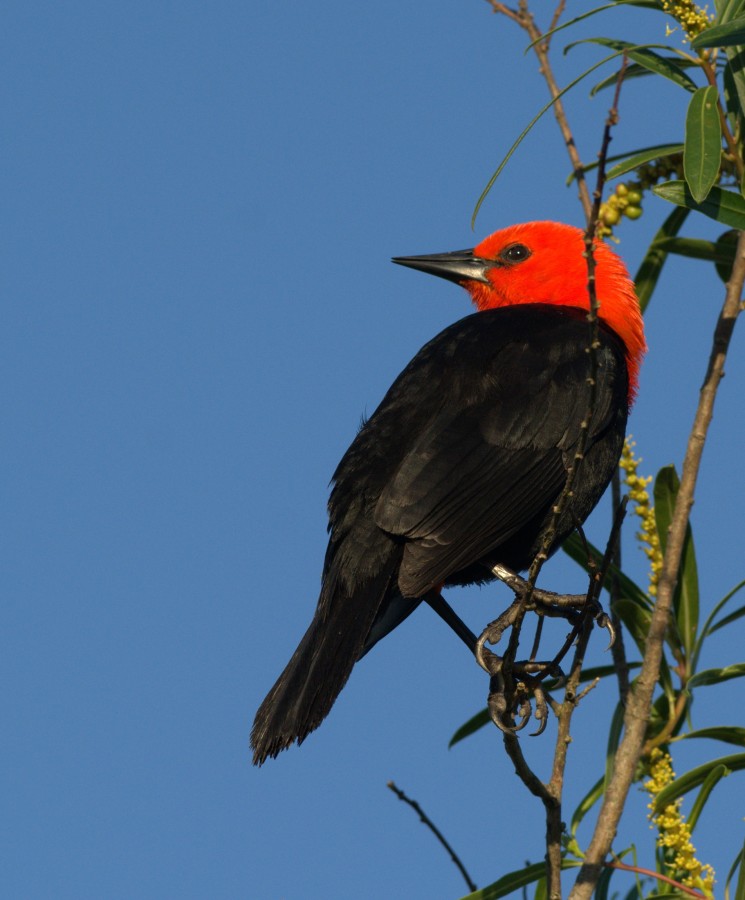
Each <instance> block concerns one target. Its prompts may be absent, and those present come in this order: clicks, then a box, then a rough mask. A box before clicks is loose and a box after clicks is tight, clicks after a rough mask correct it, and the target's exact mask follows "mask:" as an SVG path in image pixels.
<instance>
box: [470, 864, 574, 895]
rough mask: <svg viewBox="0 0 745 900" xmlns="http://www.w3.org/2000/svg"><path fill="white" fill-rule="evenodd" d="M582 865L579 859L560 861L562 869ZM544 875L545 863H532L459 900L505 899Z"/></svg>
mask: <svg viewBox="0 0 745 900" xmlns="http://www.w3.org/2000/svg"><path fill="white" fill-rule="evenodd" d="M581 865H582V860H579V859H562V861H561V868H562V869H577V868H579V867H580V866H581ZM545 874H546V863H543V862H540V863H532V864H531V865H529V866H525V868H524V869H518V870H517V871H516V872H508V873H507V875H503V876H502V877H501V878H499V879H498V880H497V881H495V882H494V883H493V884H490V885H488V886H487V887H485V888H481V890H480V891H474V892H473V893H472V894H468V895H467V896H465V897H463V898H461V900H498V898H499V897H506V896H507V895H508V894H511V893H512V892H513V891H517V890H520V888H522V887H525V886H526V885H528V884H532V882H534V881H538V879H539V878H542V877H543V876H544V875H545Z"/></svg>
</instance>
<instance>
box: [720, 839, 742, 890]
mask: <svg viewBox="0 0 745 900" xmlns="http://www.w3.org/2000/svg"><path fill="white" fill-rule="evenodd" d="M738 866H739V867H740V877H739V878H738V879H737V886H736V887H735V893H734V894H733V895H732V896H733V900H745V846H743V848H742V850H740V852H739V853H738V854H737V856H736V857H735V858H734V861H733V862H732V865H731V866H730V870H729V872H728V873H727V879H726V881H725V882H724V900H730V892H729V885H730V882H731V881H732V877H733V876H734V874H735V872H736V871H737V868H738Z"/></svg>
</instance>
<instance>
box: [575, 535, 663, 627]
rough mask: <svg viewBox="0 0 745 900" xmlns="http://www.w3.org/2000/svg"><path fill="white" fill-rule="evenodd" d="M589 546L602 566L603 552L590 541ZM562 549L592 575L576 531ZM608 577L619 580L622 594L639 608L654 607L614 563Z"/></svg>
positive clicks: (607, 586)
mask: <svg viewBox="0 0 745 900" xmlns="http://www.w3.org/2000/svg"><path fill="white" fill-rule="evenodd" d="M587 545H588V547H589V549H590V553H591V554H592V557H593V559H594V560H595V562H596V564H597V565H600V562H601V560H602V559H603V553H601V551H600V550H599V549H598V548H597V547H596V546H595V545H594V544H592V543H590V542H589V541H588V542H587ZM561 548H562V550H563V551H564V552H565V553H566V554H567V556H570V557H571V558H572V559H573V560H574V561H575V562H576V563H577V564H578V565H580V566H581V567H582V568H583V569H584V570H585V572H587V573H588V574H590V566H589V565H588V562H587V552H586V551H585V547H584V544H583V543H582V540H581V539H580V536H579V535H578V534H577V532H576V531H575V532H573V533H572V534H570V535H569V537H568V538H567V539H566V540H565V541H564V543H563V544H562V545H561ZM608 575H609V576H610V577H612V578H617V579H618V580H619V586H620V589H621V593H622V595H623V596H624V597H627V598H628V599H629V600H631V601H632V602H633V603H636V604H637V605H638V606H642V607H646V608H648V609H650V608H651V607H652V602H651V600H650V599H649V597H648V596H647V594H646V593H645V592H644V591H643V590H642V589H641V588H640V587H639V585H638V584H636V583H635V582H634V581H632V580H631V579H630V578H629V577H628V575H624V573H623V572H622V571H621V570H620V569H618V568H617V567H616V566H615V565H613V564H612V563H611V566H610V568H609V570H608ZM610 577H609V579H608V580H607V581H606V583H605V587H606V589H608V588H609V586H610Z"/></svg>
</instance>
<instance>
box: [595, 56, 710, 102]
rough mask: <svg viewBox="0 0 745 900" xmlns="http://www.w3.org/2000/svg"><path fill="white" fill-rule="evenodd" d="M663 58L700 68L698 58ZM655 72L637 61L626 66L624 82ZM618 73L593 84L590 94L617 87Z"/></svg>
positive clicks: (674, 63)
mask: <svg viewBox="0 0 745 900" xmlns="http://www.w3.org/2000/svg"><path fill="white" fill-rule="evenodd" d="M662 58H663V59H666V60H667V61H668V62H669V63H670V64H671V65H675V66H678V67H679V68H681V69H693V68H696V69H698V68H699V63H698V61H697V60H693V59H678V58H677V57H675V56H663V57H662ZM619 71H620V70H619ZM655 74H656V73H655V72H650V70H649V69H648V68H647V67H646V66H640V65H638V64H637V63H632V64H631V65H629V66H626V70H625V71H624V73H623V83H624V84H626V82H627V81H630V80H632V79H634V78H645V77H646V76H649V75H655ZM618 75H619V72H614V73H613V74H612V75H609V76H608V77H607V78H603V80H602V81H599V82H598V83H597V84H596V85H593V87H591V88H590V96H591V97H595V96H596V95H597V94H599V93H600V91H604V90H606V89H607V88H615V86H616V84H617V82H618Z"/></svg>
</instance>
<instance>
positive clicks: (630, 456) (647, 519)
mask: <svg viewBox="0 0 745 900" xmlns="http://www.w3.org/2000/svg"><path fill="white" fill-rule="evenodd" d="M634 447H636V444H635V443H634V441H632V440H631V438H629V437H627V438H626V440H625V441H624V444H623V451H622V453H621V460H620V462H619V466H620V467H621V468H622V469H623V473H624V475H623V481H624V484H625V485H626V486H627V487H628V489H629V499H630V500H631V502H632V503H633V504H634V513H635V514H636V515H637V516H638V517H639V518H640V519H641V523H642V524H641V530H640V531H638V532H637V534H636V538H637V540H638V541H639V543H640V544H641V545H642V549H643V550H644V553H645V554H646V556H647V558H648V559H649V567H650V572H649V594H650V596H652V597H654V596H656V594H657V582H658V581H659V580H660V572H661V571H662V550H661V548H660V538H659V535H658V534H657V522H656V520H655V517H654V506H651V505H650V498H649V492H648V491H647V485H648V484H649V483H650V482H651V481H652V476H651V475H649V476H647V477H646V478H645V477H644V476H642V475H639V474H638V472H637V470H638V468H639V463H640V462H641V458H639V457H636V456H635V455H634Z"/></svg>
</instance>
